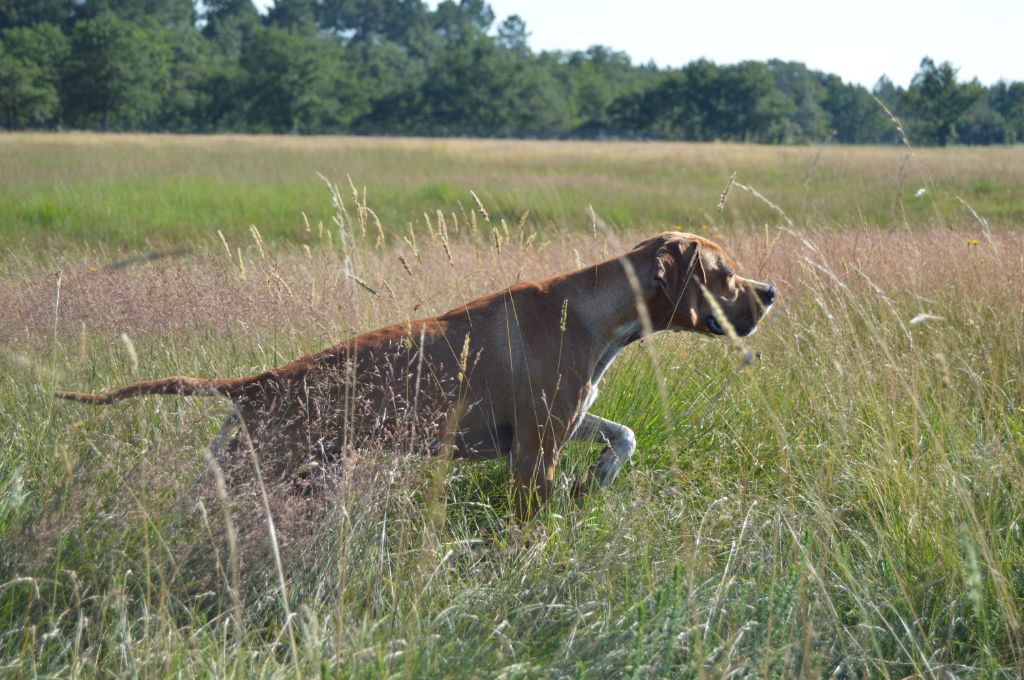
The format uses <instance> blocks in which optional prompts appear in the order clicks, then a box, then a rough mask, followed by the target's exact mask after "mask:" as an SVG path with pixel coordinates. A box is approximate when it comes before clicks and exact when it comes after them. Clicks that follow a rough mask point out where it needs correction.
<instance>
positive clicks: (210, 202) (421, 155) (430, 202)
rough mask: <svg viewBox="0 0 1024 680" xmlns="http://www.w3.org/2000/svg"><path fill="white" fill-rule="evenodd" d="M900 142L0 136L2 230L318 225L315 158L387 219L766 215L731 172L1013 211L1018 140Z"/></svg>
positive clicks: (787, 196) (577, 225)
mask: <svg viewBox="0 0 1024 680" xmlns="http://www.w3.org/2000/svg"><path fill="white" fill-rule="evenodd" d="M906 156H907V154H906V151H905V149H903V148H902V147H899V148H896V147H893V148H889V147H884V148H883V147H836V146H830V147H824V148H821V149H818V148H814V147H768V146H764V147H759V146H752V145H742V144H682V143H660V142H659V143H653V142H652V143H625V142H600V143H598V142H522V141H507V140H505V141H503V140H426V139H411V140H410V139H374V138H346V137H245V136H232V135H227V136H208V137H206V136H170V135H101V134H93V133H87V134H86V133H82V134H57V135H55V134H6V135H0V176H2V177H3V178H4V181H3V182H2V183H0V238H3V239H4V241H5V242H7V243H10V244H12V245H15V246H16V245H18V244H23V245H24V247H27V248H38V247H39V246H43V245H46V246H50V247H51V248H52V247H56V248H58V249H59V248H63V247H67V246H73V247H80V246H82V245H83V244H89V245H92V246H96V245H104V246H106V247H114V248H124V247H128V248H138V247H141V246H143V245H146V244H149V245H150V246H153V245H160V244H163V245H167V244H174V245H186V246H187V245H192V244H193V243H194V242H195V241H196V239H208V238H215V237H216V232H217V230H221V231H222V232H223V233H225V234H227V235H229V236H242V235H245V234H247V230H248V227H249V224H251V223H256V224H257V226H258V227H259V228H260V229H261V230H262V231H263V233H264V234H266V235H267V236H268V237H272V238H286V239H292V240H299V239H301V238H302V235H301V233H300V232H298V231H297V230H296V229H295V225H296V224H299V223H301V221H302V214H303V213H305V214H306V215H307V216H308V217H309V219H310V220H311V221H312V223H313V224H314V225H315V224H316V223H317V222H318V221H319V220H328V219H329V217H330V206H329V204H327V203H326V202H325V201H324V200H323V199H324V195H323V191H322V187H321V186H320V184H319V183H318V181H317V177H316V173H317V172H320V173H322V174H324V175H325V176H327V177H331V178H332V179H335V180H337V181H340V183H342V184H345V183H346V182H345V177H346V175H351V177H352V178H353V180H354V181H355V182H356V183H357V185H358V186H359V187H360V188H362V187H367V188H368V191H369V199H370V202H371V203H372V205H374V206H375V208H376V210H377V211H378V214H379V215H380V216H381V219H382V221H383V222H384V224H386V225H388V227H389V228H390V229H391V230H394V231H402V230H404V227H405V225H406V224H407V223H408V222H420V221H421V220H422V214H423V213H424V212H428V213H433V211H435V210H437V209H442V210H445V211H450V210H458V203H459V202H462V203H465V202H466V193H467V190H468V189H473V190H475V191H476V192H477V194H478V195H479V196H481V198H482V199H483V200H484V201H486V203H487V205H488V206H489V207H490V210H491V211H492V212H493V213H494V217H495V219H496V220H498V219H501V218H504V219H506V220H508V221H509V222H510V223H515V222H517V221H518V220H519V219H520V217H521V216H522V215H523V214H524V213H526V212H527V211H529V213H530V215H531V219H532V223H533V224H535V225H537V226H538V227H540V228H542V229H544V230H545V231H552V230H563V229H581V228H586V227H588V226H590V216H589V213H588V211H587V206H588V205H590V204H592V205H593V206H594V209H595V210H596V212H597V213H598V215H600V216H601V217H602V219H604V220H605V221H606V222H607V223H609V224H611V225H617V226H618V227H619V228H627V227H639V226H641V225H651V226H664V225H672V224H690V225H695V224H708V225H711V226H717V225H728V226H733V227H739V226H746V227H756V228H760V227H761V226H762V225H763V224H764V223H765V222H768V223H771V222H772V220H773V219H774V218H775V215H774V213H773V212H772V211H771V209H770V208H768V207H767V206H765V205H763V204H762V203H760V202H759V201H757V200H756V199H753V198H752V197H749V196H735V197H734V199H733V200H732V201H730V202H729V203H728V204H727V205H726V209H725V211H724V212H723V213H719V212H717V211H716V210H715V205H716V203H717V197H718V195H719V193H720V192H721V190H722V188H723V187H724V186H725V184H726V182H727V180H728V178H729V176H730V174H731V173H732V172H737V174H738V177H739V181H741V182H745V183H747V184H750V185H753V186H756V187H757V188H758V189H760V190H761V191H763V192H765V193H766V194H767V195H770V196H772V197H773V200H775V201H776V202H777V203H779V204H780V205H784V206H785V207H786V210H787V212H788V213H789V214H790V215H791V216H792V217H793V218H794V219H796V220H798V221H799V222H800V223H801V224H806V225H811V226H827V227H844V228H845V227H852V226H860V227H863V226H903V225H904V224H906V223H909V224H912V225H921V224H928V225H932V226H946V225H957V224H963V223H966V222H969V221H970V220H971V216H970V215H969V214H968V213H967V211H966V210H965V209H964V207H963V206H962V205H961V204H960V203H959V202H958V201H957V200H956V197H957V196H960V197H962V198H963V199H964V200H965V201H967V202H968V203H970V204H971V205H973V206H974V207H975V208H976V209H977V210H978V211H979V212H980V213H981V214H983V215H985V216H986V217H987V218H988V219H989V220H990V221H991V222H992V224H993V225H995V226H1000V225H1003V226H1006V225H1011V224H1014V223H1016V222H1019V221H1020V220H1021V219H1022V218H1024V209H1022V208H1021V206H1022V205H1024V188H1022V187H1024V170H1022V168H1024V148H1021V147H1008V148H1003V147H1000V148H992V149H976V148H962V149H957V148H953V149H924V150H919V151H915V152H914V154H913V155H912V157H911V158H910V159H909V160H908V159H907V157H906ZM921 188H925V189H926V193H925V194H923V195H922V196H916V193H917V192H918V191H919V190H920V189H921Z"/></svg>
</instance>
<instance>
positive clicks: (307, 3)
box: [266, 0, 317, 36]
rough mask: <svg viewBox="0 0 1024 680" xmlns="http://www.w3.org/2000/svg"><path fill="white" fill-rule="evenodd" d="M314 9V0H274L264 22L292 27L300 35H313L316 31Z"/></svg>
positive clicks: (282, 26) (279, 26)
mask: <svg viewBox="0 0 1024 680" xmlns="http://www.w3.org/2000/svg"><path fill="white" fill-rule="evenodd" d="M316 9H317V8H316V3H315V1H314V0H276V1H275V2H274V6H273V7H271V8H270V11H269V12H267V20H266V23H267V25H268V26H276V27H278V28H288V29H292V30H294V31H296V32H298V33H300V34H301V35H306V36H310V35H314V34H315V33H316V31H317V23H316Z"/></svg>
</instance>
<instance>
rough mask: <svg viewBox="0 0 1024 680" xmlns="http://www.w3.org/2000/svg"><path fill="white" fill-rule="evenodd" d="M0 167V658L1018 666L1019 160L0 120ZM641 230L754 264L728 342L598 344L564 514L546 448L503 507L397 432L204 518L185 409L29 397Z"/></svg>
mask: <svg viewBox="0 0 1024 680" xmlns="http://www.w3.org/2000/svg"><path fill="white" fill-rule="evenodd" d="M901 168H902V170H901ZM0 170H2V172H3V182H2V184H0V236H2V237H3V238H4V239H5V240H4V241H3V243H2V246H0V247H3V246H6V248H5V250H4V253H3V255H2V256H0V676H7V675H10V676H15V677H17V676H50V677H75V676H83V677H95V676H105V677H126V676H137V677H143V676H159V677H163V676H174V677H186V678H187V677H209V676H215V677H238V678H248V677H254V676H258V677H268V678H278V677H280V678H295V677H304V678H306V677H351V678H385V677H386V678H394V677H401V678H420V677H453V678H462V677H465V678H479V677H495V678H509V679H511V678H532V677H566V678H568V677H573V678H595V679H596V678H609V677H658V678H661V677H664V678H675V677H683V678H700V677H714V678H717V677H783V678H789V677H834V678H859V677H879V678H905V677H936V678H945V677H962V676H972V677H991V678H1016V677H1019V675H1020V669H1021V668H1024V382H1022V378H1021V367H1022V366H1024V305H1022V304H1021V293H1022V291H1024V228H1022V227H1024V150H1022V149H1020V148H1014V149H986V150H978V149H949V150H929V151H926V152H917V151H915V152H914V153H913V155H912V156H911V157H910V158H909V160H908V159H907V154H906V151H905V150H903V149H864V148H839V147H827V148H825V149H823V150H820V155H819V150H818V149H813V148H767V147H754V146H741V145H681V144H625V143H609V144H603V143H601V144H599V143H565V144H563V143H542V142H498V141H469V140H459V141H450V140H371V139H321V138H269V137H268V138H241V137H239V138H235V137H211V138H207V137H186V138H173V137H160V136H157V137H148V136H98V135H39V136H35V135H19V136H10V135H8V136H0ZM315 171H320V172H321V173H323V174H324V175H325V176H327V177H328V178H330V179H331V180H332V181H336V182H338V183H340V184H341V189H342V192H341V193H342V195H343V198H344V208H343V210H340V211H338V212H339V215H340V217H339V219H340V221H341V222H342V224H343V225H344V230H345V234H346V235H353V236H354V243H353V244H352V245H351V246H350V247H349V248H348V249H347V250H344V249H342V248H341V246H340V243H341V241H342V239H341V238H340V237H341V235H342V231H341V229H340V228H339V227H338V226H337V223H336V222H335V221H334V218H335V217H336V216H338V215H336V214H335V210H334V208H332V206H331V196H330V193H329V192H328V190H327V188H326V187H325V186H324V184H323V182H322V180H320V179H319V178H317V177H316V175H315ZM733 172H736V183H737V184H735V185H734V186H732V188H731V189H730V191H729V194H728V196H727V198H726V201H725V206H724V209H723V210H722V211H721V213H719V212H718V211H717V210H716V205H717V204H718V202H719V200H720V196H721V193H722V191H723V189H725V187H726V185H727V183H728V180H729V177H730V175H731V174H732V173H733ZM346 173H349V174H351V176H352V178H353V180H354V181H355V182H356V183H357V185H358V186H359V188H360V193H361V191H362V187H363V186H364V185H365V186H366V188H367V193H366V196H367V201H366V204H362V203H361V202H362V200H363V199H362V195H360V199H359V201H360V202H359V204H357V202H356V201H355V200H354V199H353V198H352V196H351V190H350V189H348V187H347V180H346V179H345V174H346ZM741 185H742V186H741ZM744 187H748V188H750V189H754V190H756V191H757V192H759V194H760V197H759V196H757V195H755V194H753V193H751V192H750V191H748V190H747V189H746V188H744ZM922 188H923V189H924V190H925V191H924V192H923V193H922V194H921V195H917V194H918V192H919V190H920V189H922ZM470 191H475V192H476V193H477V195H478V196H479V197H480V200H481V204H482V207H483V209H484V210H483V211H481V210H480V209H479V208H478V206H477V205H476V204H475V202H474V199H473V197H472V195H471V194H470ZM958 197H959V199H962V200H963V202H961V200H958ZM769 203H770V204H772V205H770V204H769ZM965 203H966V204H967V205H965ZM588 205H593V207H594V211H595V213H596V216H597V218H596V223H597V224H596V225H595V218H594V217H593V216H591V215H590V214H589V211H588V209H587V206H588ZM773 205H774V206H775V207H773ZM968 205H969V206H970V208H969V207H967V206H968ZM972 209H973V210H974V211H975V214H972V212H971V210H972ZM303 211H304V212H305V213H306V215H307V216H308V219H309V228H308V230H307V226H306V223H305V222H304V220H303V218H302V214H301V213H302V212H303ZM438 211H441V213H442V217H441V218H439V217H438V214H437V213H438ZM526 211H529V215H528V216H527V217H526V218H525V219H523V218H522V216H523V214H524V213H526ZM424 213H426V214H427V216H428V217H424ZM485 213H486V214H485ZM374 215H377V216H379V218H380V222H381V227H380V228H379V229H378V227H377V222H376V220H375V219H374ZM442 219H443V221H444V227H442V226H441V221H442ZM502 220H504V221H505V224H502ZM320 222H323V225H324V226H323V229H322V230H321V228H320V226H319V223H320ZM250 224H255V225H257V229H256V230H252V231H251V230H250V227H249V225H250ZM672 225H683V226H685V227H686V228H688V229H693V230H697V231H699V232H700V233H702V234H707V235H710V236H713V237H714V238H716V239H717V240H718V241H720V242H721V243H722V244H723V245H724V246H725V247H726V248H727V249H729V250H730V251H731V252H733V253H734V254H735V255H736V256H737V258H738V259H739V261H740V263H741V271H742V272H743V273H748V274H750V275H752V276H754V277H757V278H761V279H766V280H770V281H772V282H774V283H775V284H776V285H777V286H778V287H779V290H780V299H779V302H778V304H777V308H776V309H775V310H774V311H773V312H772V314H771V315H769V317H768V318H767V319H766V320H765V322H764V323H763V324H762V327H761V328H760V330H759V331H758V332H757V334H755V335H754V336H752V337H750V338H749V339H746V340H745V341H744V347H745V348H746V349H747V350H749V351H750V352H751V353H754V354H756V355H757V356H758V357H759V358H758V360H757V361H754V362H752V363H751V364H750V365H744V364H743V363H742V362H741V361H740V357H739V354H738V353H737V352H736V350H735V349H734V348H733V347H731V346H730V345H729V343H727V342H716V341H714V340H711V339H705V338H696V337H692V336H688V335H685V334H677V335H668V334H662V335H660V336H658V337H656V338H654V339H652V340H651V341H649V342H647V343H646V345H645V346H634V347H631V348H629V349H628V350H627V351H626V352H625V353H624V355H623V357H622V358H621V359H619V360H618V361H617V362H616V364H615V365H614V366H613V367H612V369H611V370H610V371H609V374H608V376H606V378H605V383H604V386H603V388H602V390H601V396H600V398H599V399H598V401H597V402H596V403H595V405H594V408H593V411H594V412H595V413H597V414H599V415H602V416H605V417H609V418H613V419H615V420H618V421H620V422H624V423H626V424H628V425H630V426H631V427H633V428H634V429H635V430H636V433H637V438H638V444H639V446H638V450H637V453H636V455H635V456H634V458H633V459H632V460H631V462H630V463H629V464H628V465H627V467H626V468H624V470H623V473H622V474H621V475H620V476H619V478H618V479H617V480H616V481H615V483H614V484H613V485H612V486H611V487H610V488H609V489H607V490H606V491H604V492H602V493H600V494H597V495H595V496H593V497H592V498H590V499H588V500H587V501H586V502H585V503H584V504H583V505H582V506H577V505H575V504H574V503H572V502H571V501H570V500H569V498H568V487H569V484H570V480H571V479H572V476H573V474H574V473H575V471H578V470H581V469H583V468H584V467H585V466H586V465H587V464H588V463H589V462H590V461H591V460H592V459H593V457H594V456H595V455H596V453H597V451H596V449H591V448H587V447H583V446H579V445H573V446H571V447H569V448H568V450H567V451H566V452H565V454H564V457H563V459H562V461H561V462H560V463H559V478H558V480H557V489H556V492H555V498H554V500H553V502H552V503H551V504H550V507H549V508H547V511H546V512H544V513H542V514H541V516H540V517H538V518H537V519H536V520H535V521H533V522H531V523H529V524H527V525H520V524H517V523H516V522H515V521H512V520H511V519H510V512H509V499H508V493H507V480H508V475H507V473H506V471H505V470H504V468H503V466H502V465H501V464H498V463H495V464H451V463H447V462H444V461H437V460H433V459H429V458H426V457H424V456H421V455H418V454H419V453H420V452H421V449H422V448H423V442H420V441H410V442H403V443H402V446H395V445H388V446H384V445H382V446H380V447H377V448H373V447H370V450H367V451H360V452H357V453H353V454H352V455H353V456H354V458H353V459H352V460H354V461H356V462H355V464H353V465H351V466H348V467H345V466H341V468H340V469H339V470H332V471H331V476H330V477H329V480H330V482H331V484H332V485H330V486H327V487H326V488H329V489H330V490H331V492H330V493H326V492H324V493H321V494H319V495H312V496H309V497H305V496H303V497H296V495H295V494H294V493H292V494H291V495H289V493H288V489H289V488H291V487H289V486H288V485H287V484H281V485H279V486H274V485H271V487H270V488H269V491H268V500H267V501H266V505H264V503H263V501H262V497H261V495H260V494H259V493H257V492H256V491H255V490H254V489H253V487H252V486H251V485H250V486H244V485H243V486H237V487H236V486H232V487H230V488H228V489H226V492H225V496H226V497H227V498H228V499H229V501H230V502H231V504H232V506H231V507H232V508H233V510H234V512H233V513H230V514H227V515H226V513H224V512H223V510H224V507H223V506H222V505H221V502H222V496H219V495H217V494H213V493H211V492H210V489H209V488H208V487H197V485H196V480H197V479H198V478H199V477H200V475H201V474H202V472H203V471H204V469H205V466H206V463H205V460H204V452H205V451H206V450H207V447H208V445H209V444H210V442H211V440H212V438H213V436H214V434H215V433H216V431H217V428H218V427H219V424H220V422H221V420H222V419H223V417H224V415H225V413H226V409H225V407H224V405H223V404H221V403H220V402H219V401H217V400H198V399H197V400H179V399H174V398H165V397H150V398H145V399H140V400H137V401H134V402H130V403H125V404H119V405H116V406H113V407H109V408H90V407H86V406H83V405H79V404H72V403H67V402H56V401H55V400H54V399H53V397H52V391H53V390H54V389H58V388H68V389H99V388H105V387H112V386H116V385H119V384H123V383H125V382H129V381H132V380H136V379H140V378H142V377H152V376H160V375H169V374H195V375H237V374H242V373H251V372H255V371H258V370H262V369H264V368H267V367H270V366H273V365H277V364H280V363H282V362H284V361H287V360H289V359H292V358H294V357H296V356H298V355H300V354H302V353H305V352H309V351H313V350H317V349H321V348H323V347H325V346H327V345H329V344H332V343H335V342H338V341H339V340H340V339H342V338H344V337H346V336H348V335H349V334H351V333H352V332H356V331H361V330H366V329H370V328H375V327H378V326H380V325H383V324H385V323H389V322H393V321H397V320H401V319H406V318H409V317H413V316H423V315H428V314H433V313H436V312H440V311H443V310H446V309H449V308H451V307H452V306H454V305H456V304H458V303H459V302H462V301H465V300H467V299H471V298H473V297H475V296H477V295H480V294H483V293H486V292H490V291H493V290H497V289H500V288H502V287H504V286H507V285H509V284H511V283H513V282H514V281H517V280H521V279H527V278H532V277H541V276H548V275H551V274H553V273H557V272H562V271H566V270H569V269H572V268H574V267H576V266H578V265H580V264H584V265H585V264H590V263H593V262H596V261H598V260H601V259H603V258H605V257H608V256H610V255H614V254H616V253H618V252H620V251H622V250H624V249H626V248H628V247H629V246H631V245H632V244H634V243H636V242H637V241H639V240H640V239H641V238H644V237H647V236H649V235H651V234H652V233H653V232H655V231H660V230H663V229H666V228H670V227H671V226H672ZM218 230H221V231H222V232H223V234H224V240H223V241H222V240H221V238H220V237H219V236H218V235H217V231H218ZM382 233H383V238H380V236H381V234H382ZM346 266H348V267H350V268H351V271H352V276H346V274H345V268H346ZM663 395H664V398H663ZM406 444H407V446H406ZM410 451H411V452H413V454H414V455H408V452H410ZM197 501H201V503H197ZM268 509H269V512H270V516H271V517H272V518H273V520H274V525H275V529H276V537H277V547H278V555H279V556H280V559H281V563H280V571H278V565H277V563H276V562H275V559H274V557H273V554H274V553H273V545H272V543H271V541H270V539H269V538H268V536H269V533H268V531H267V523H266V517H267V510H268ZM228 518H230V522H229V521H228ZM282 584H283V587H282Z"/></svg>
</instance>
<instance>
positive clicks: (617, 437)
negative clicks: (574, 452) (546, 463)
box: [571, 413, 636, 498]
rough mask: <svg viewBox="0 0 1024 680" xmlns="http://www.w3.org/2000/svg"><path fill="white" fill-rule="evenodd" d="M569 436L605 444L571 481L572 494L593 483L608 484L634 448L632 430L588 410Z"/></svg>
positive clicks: (578, 493) (588, 487)
mask: <svg viewBox="0 0 1024 680" xmlns="http://www.w3.org/2000/svg"><path fill="white" fill-rule="evenodd" d="M571 439H572V440H573V441H577V442H600V443H603V444H604V445H605V446H604V449H603V450H602V451H601V455H600V456H598V459H597V462H596V463H594V464H593V465H591V466H590V468H589V469H588V470H587V472H586V473H584V474H582V475H580V476H579V477H578V478H577V479H576V483H575V484H573V488H572V495H573V497H576V498H578V497H580V496H582V495H584V494H585V493H587V491H589V490H590V487H592V486H594V485H595V484H596V485H597V486H598V487H605V486H608V485H609V484H611V483H612V481H613V480H614V479H615V476H616V475H617V474H619V470H621V469H622V466H623V465H625V464H626V461H627V460H629V457H630V456H631V455H633V451H635V450H636V435H634V434H633V430H631V429H629V428H628V427H626V426H625V425H620V424H619V423H616V422H613V421H611V420H608V419H606V418H602V417H600V416H595V415H593V414H591V413H587V414H584V416H583V419H582V420H581V421H580V424H579V427H577V428H576V431H575V432H573V434H572V438H571Z"/></svg>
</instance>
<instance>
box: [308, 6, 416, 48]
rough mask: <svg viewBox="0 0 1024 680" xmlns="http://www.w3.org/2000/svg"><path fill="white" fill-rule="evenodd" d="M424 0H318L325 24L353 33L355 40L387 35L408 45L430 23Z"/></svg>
mask: <svg viewBox="0 0 1024 680" xmlns="http://www.w3.org/2000/svg"><path fill="white" fill-rule="evenodd" d="M428 14H429V10H428V8H427V5H426V4H425V3H424V2H423V0H318V2H317V23H318V24H319V25H320V27H321V28H324V29H328V30H331V31H334V32H336V33H339V34H344V35H351V37H352V41H353V42H368V41H375V40H378V39H381V38H383V39H385V40H389V41H391V42H394V43H397V44H399V45H403V46H408V45H410V44H411V42H413V36H414V35H415V34H416V33H418V32H419V31H420V30H422V29H423V28H424V27H425V26H426V24H427V18H428Z"/></svg>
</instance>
